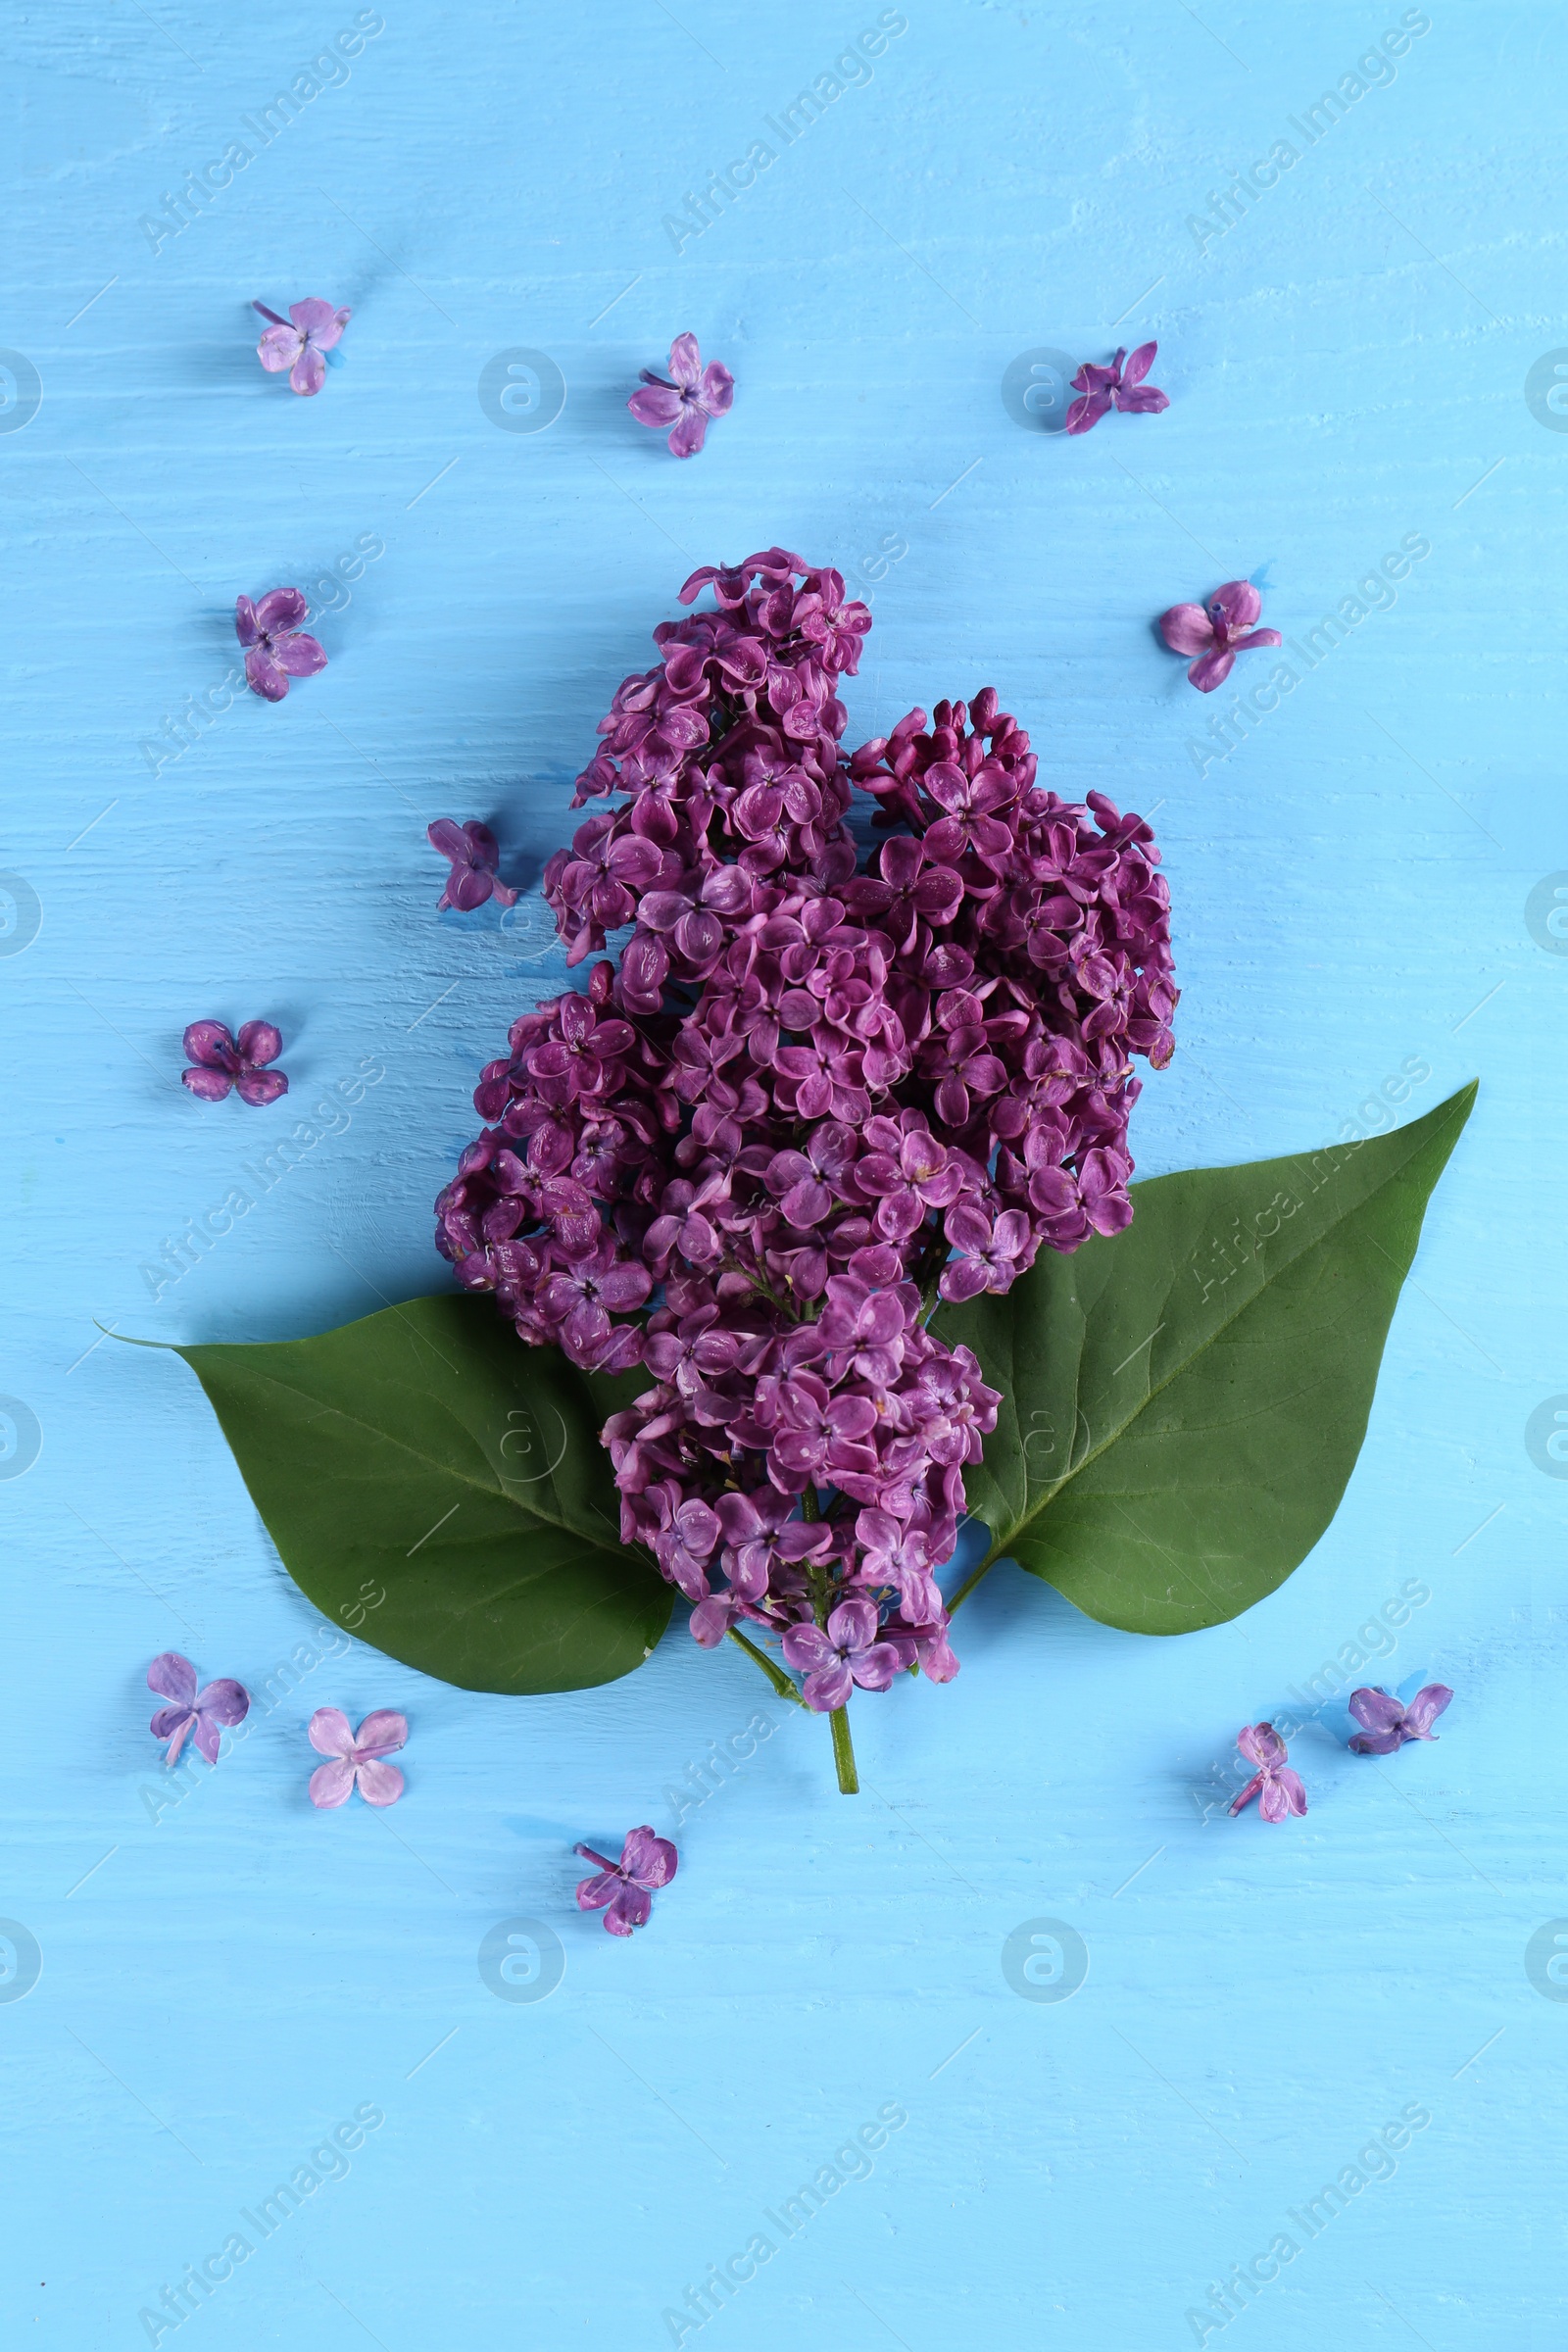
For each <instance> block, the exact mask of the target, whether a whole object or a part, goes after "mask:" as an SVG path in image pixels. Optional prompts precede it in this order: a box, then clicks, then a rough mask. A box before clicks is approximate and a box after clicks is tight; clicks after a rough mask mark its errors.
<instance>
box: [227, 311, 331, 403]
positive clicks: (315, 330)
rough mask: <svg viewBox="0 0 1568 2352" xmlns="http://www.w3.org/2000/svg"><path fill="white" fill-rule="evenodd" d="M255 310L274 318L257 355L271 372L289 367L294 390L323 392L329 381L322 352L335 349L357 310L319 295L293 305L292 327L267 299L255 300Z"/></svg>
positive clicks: (305, 393)
mask: <svg viewBox="0 0 1568 2352" xmlns="http://www.w3.org/2000/svg"><path fill="white" fill-rule="evenodd" d="M251 309H252V310H253V311H260V312H261V314H262V317H263V318H264V319H270V320H271V321H272V323H271V325H270V327H269V328H268V330H267V332H266V334H264V335H263V337H262V339H261V341H260V342H259V343H258V344H257V346H256V356H257V358H258V359H259V360H260V361H261V363H262V366H263V367H264V368H266V369H267V372H268V374H269V375H281V374H282V372H283V369H284V368H287V369H288V371H289V376H288V380H289V385H290V388H291V389H292V390H293V391H295V392H302V393H304V395H305V396H306V398H307V399H309V398H310V397H311V396H312V394H313V393H317V392H319V390H320V389H321V386H322V385H323V384H324V383H325V381H326V361H325V359H324V358H323V357H322V355H323V353H325V352H328V351H330V350H331V349H332V348H333V346H334V344H335V343H336V342H337V341H338V339H339V337H340V336H341V335H342V332H343V329H344V328H345V327H346V326H347V324H348V322H349V320H350V319H352V318H353V316H354V313H353V312H352V311H334V310H333V308H332V305H331V304H330V303H329V302H322V300H321V299H320V297H319V295H317V294H313V295H311V296H310V297H309V298H308V300H306V301H305V302H291V303H290V304H289V306H288V316H289V319H293V321H294V323H293V325H292V326H290V325H289V324H288V321H287V319H280V318H279V317H278V315H277V313H276V312H275V311H270V310H269V309H268V307H267V305H266V303H265V302H253V303H252V304H251Z"/></svg>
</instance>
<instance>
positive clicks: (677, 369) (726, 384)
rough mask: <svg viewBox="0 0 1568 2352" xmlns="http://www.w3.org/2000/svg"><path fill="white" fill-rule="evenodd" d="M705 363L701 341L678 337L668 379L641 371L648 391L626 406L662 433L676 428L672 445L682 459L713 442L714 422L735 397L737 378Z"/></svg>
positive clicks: (718, 365)
mask: <svg viewBox="0 0 1568 2352" xmlns="http://www.w3.org/2000/svg"><path fill="white" fill-rule="evenodd" d="M702 362H703V355H702V353H701V352H700V351H699V350H698V348H697V337H696V336H695V335H677V336H676V337H675V340H674V342H673V343H672V344H671V345H670V347H669V374H668V375H656V374H655V373H654V371H653V369H652V368H640V369H639V370H638V372H639V373H640V375H641V377H642V381H643V388H642V390H641V391H640V392H634V393H633V394H632V396H631V398H630V400H628V401H627V403H626V406H627V408H628V409H630V411H631V413H632V415H633V416H634V417H636V419H637V421H638V423H639V424H651V425H653V426H654V428H655V429H656V430H657V431H660V432H662V430H663V429H664V427H665V425H672V426H673V427H674V430H673V431H672V432H671V434H670V436H669V446H670V450H671V452H672V454H673V455H674V456H675V457H677V458H695V457H696V455H697V452H698V451H699V450H700V449H701V448H702V446H703V443H704V442H705V441H706V440H707V438H708V424H709V419H710V417H722V416H724V415H726V414H727V412H728V409H729V405H730V403H731V401H732V400H733V399H734V397H735V378H734V377H733V376H732V375H731V373H730V371H729V369H728V368H726V367H724V366H723V364H722V362H720V361H718V360H710V361H709V363H708V366H707V367H706V368H705V367H704V366H703V364H702ZM671 378H673V381H671Z"/></svg>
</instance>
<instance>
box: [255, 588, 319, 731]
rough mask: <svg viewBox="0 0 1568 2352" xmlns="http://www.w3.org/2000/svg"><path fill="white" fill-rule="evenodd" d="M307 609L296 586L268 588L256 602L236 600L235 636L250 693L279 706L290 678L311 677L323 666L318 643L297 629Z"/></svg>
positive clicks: (303, 598)
mask: <svg viewBox="0 0 1568 2352" xmlns="http://www.w3.org/2000/svg"><path fill="white" fill-rule="evenodd" d="M310 612H311V608H310V606H309V604H308V603H307V602H306V599H305V596H304V593H303V591H302V590H300V589H298V588H270V589H269V590H268V592H267V594H266V595H265V596H264V597H263V598H262V600H261V602H260V603H259V604H255V605H253V604H252V603H251V600H250V598H249V597H248V596H239V597H236V598H235V599H234V634H235V636H236V637H237V638H238V639H239V641H240V643H241V645H242V646H243V647H244V648H245V676H246V679H247V680H248V682H249V685H250V690H251V692H252V694H259V695H260V696H261V697H262V698H263V700H264V701H265V702H269V703H280V702H281V701H282V700H283V697H284V695H285V694H287V692H288V682H289V679H290V678H314V677H315V675H316V673H317V671H318V670H320V669H324V668H325V667H326V655H325V653H324V652H323V650H322V648H321V645H320V643H319V639H317V638H315V637H312V636H309V635H307V633H306V631H305V630H303V629H302V628H301V627H300V622H301V621H302V620H308V619H309V618H310Z"/></svg>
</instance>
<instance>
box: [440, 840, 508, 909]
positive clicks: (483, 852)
mask: <svg viewBox="0 0 1568 2352" xmlns="http://www.w3.org/2000/svg"><path fill="white" fill-rule="evenodd" d="M426 832H427V833H428V836H429V841H430V847H431V848H432V849H434V850H439V851H440V853H441V855H442V857H443V858H449V859H450V860H451V864H452V871H451V873H450V874H448V876H447V880H446V888H445V889H444V890H443V891H442V893H441V896H440V897H439V898H438V899H437V901H436V906H437V907H456V908H457V910H458V912H459V913H460V914H471V913H472V912H473V909H474V908H475V907H482V906H483V905H484V903H485V901H486V899H494V900H495V903H496V905H497V906H498V907H515V905H516V903H517V894H516V892H515V890H513V889H512V888H511V887H510V885H509V884H507V883H505V882H503V881H502V880H501V879H500V877H499V875H498V874H497V872H496V867H497V865H498V864H499V863H500V861H501V847H500V844H499V843H498V842H497V840H496V837H495V835H494V834H493V833H492V832H491V830H490V828H489V826H488V825H481V824H479V823H478V822H477V821H476V819H474V818H472V817H470V818H469V820H468V822H467V823H466V824H464V825H459V824H455V823H454V822H453V820H452V818H451V817H450V816H438V817H437V818H436V820H435V823H434V824H433V825H429V826H427V827H426Z"/></svg>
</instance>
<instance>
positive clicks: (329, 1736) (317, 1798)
mask: <svg viewBox="0 0 1568 2352" xmlns="http://www.w3.org/2000/svg"><path fill="white" fill-rule="evenodd" d="M309 1730H310V1740H311V1745H312V1746H313V1747H314V1748H315V1749H316V1751H317V1753H318V1754H319V1755H322V1756H329V1757H330V1758H331V1759H332V1760H331V1762H330V1763H328V1764H318V1766H317V1767H316V1770H315V1771H314V1772H313V1773H312V1775H311V1789H310V1795H311V1802H312V1804H313V1805H318V1806H320V1807H322V1808H323V1809H324V1808H326V1807H329V1806H332V1805H346V1804H347V1803H348V1801H349V1798H350V1797H351V1796H352V1794H353V1793H354V1790H355V1789H356V1788H358V1789H359V1792H360V1794H361V1795H362V1796H363V1797H364V1799H365V1801H366V1803H367V1804H368V1805H395V1804H396V1803H397V1801H398V1798H399V1797H400V1796H401V1795H402V1794H403V1775H402V1773H401V1772H400V1771H399V1770H398V1768H397V1766H396V1765H395V1764H388V1763H386V1762H385V1761H384V1760H383V1759H384V1758H385V1757H387V1756H390V1755H395V1754H396V1752H397V1750H398V1749H399V1748H400V1747H403V1746H405V1745H406V1744H407V1742H408V1737H409V1719H408V1717H407V1716H406V1715H400V1714H399V1713H398V1711H397V1709H396V1708H395V1707H377V1708H376V1709H375V1710H374V1712H373V1713H372V1714H369V1715H367V1717H366V1718H365V1721H364V1722H363V1723H362V1724H361V1726H360V1728H359V1730H358V1731H357V1732H356V1731H353V1730H351V1729H350V1726H349V1719H348V1717H347V1716H346V1715H345V1714H344V1712H343V1710H342V1708H341V1707H318V1708H317V1710H316V1713H315V1714H314V1715H313V1716H312V1717H311V1720H310V1725H309Z"/></svg>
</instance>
